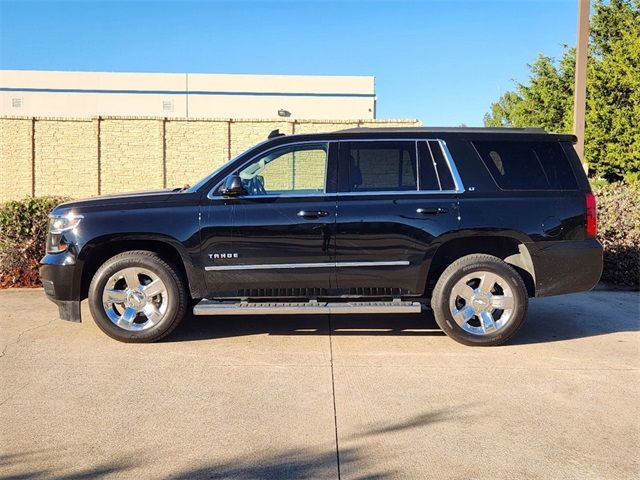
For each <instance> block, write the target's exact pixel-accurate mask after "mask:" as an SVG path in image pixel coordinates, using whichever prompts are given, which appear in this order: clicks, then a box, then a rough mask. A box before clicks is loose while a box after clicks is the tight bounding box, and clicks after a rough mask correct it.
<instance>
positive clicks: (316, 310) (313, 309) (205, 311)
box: [193, 298, 422, 315]
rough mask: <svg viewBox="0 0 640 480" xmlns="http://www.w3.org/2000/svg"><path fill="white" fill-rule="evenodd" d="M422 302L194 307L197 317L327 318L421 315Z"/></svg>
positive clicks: (229, 303) (211, 302)
mask: <svg viewBox="0 0 640 480" xmlns="http://www.w3.org/2000/svg"><path fill="white" fill-rule="evenodd" d="M421 311H422V305H421V304H420V303H418V302H403V301H400V300H393V301H392V302H348V303H341V302H332V303H330V302H316V301H311V302H299V303H295V302H294V303H280V302H234V301H216V300H207V299H206V298H205V299H204V300H201V301H200V302H199V303H198V304H197V305H196V306H195V307H193V314H194V315H326V314H328V313H334V314H342V313H345V314H354V313H420V312H421Z"/></svg>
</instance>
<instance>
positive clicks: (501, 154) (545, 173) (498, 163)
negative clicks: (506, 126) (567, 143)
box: [473, 141, 577, 190]
mask: <svg viewBox="0 0 640 480" xmlns="http://www.w3.org/2000/svg"><path fill="white" fill-rule="evenodd" d="M473 144H474V146H475V147H476V149H477V150H478V153H479V154H480V157H482V161H483V162H484V164H485V165H486V166H487V168H488V169H489V171H490V172H491V175H492V176H493V178H494V179H495V181H496V183H497V184H498V186H499V187H500V188H502V189H504V190H561V189H576V188H577V183H576V179H575V176H574V175H573V172H572V170H571V166H570V165H569V162H568V160H567V158H566V156H565V154H564V151H563V150H562V147H561V146H560V144H559V143H557V142H508V141H505V142H473Z"/></svg>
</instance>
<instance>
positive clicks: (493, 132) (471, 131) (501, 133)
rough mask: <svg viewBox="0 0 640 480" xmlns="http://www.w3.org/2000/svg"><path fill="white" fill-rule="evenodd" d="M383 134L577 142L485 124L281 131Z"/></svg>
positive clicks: (540, 131) (300, 136) (561, 135)
mask: <svg viewBox="0 0 640 480" xmlns="http://www.w3.org/2000/svg"><path fill="white" fill-rule="evenodd" d="M381 135H389V137H390V138H398V137H402V136H403V135H404V136H409V137H412V136H420V137H424V136H427V135H438V136H441V137H443V138H445V137H455V136H461V137H464V138H465V139H468V140H485V139H487V137H489V138H492V139H496V140H498V139H501V140H508V139H513V138H515V137H525V138H526V139H527V140H528V141H565V142H573V143H575V142H576V137H575V135H571V134H566V133H551V132H547V131H546V130H544V129H543V128H484V127H387V128H385V127H375V128H369V127H359V128H348V129H345V130H337V131H335V132H325V133H302V134H293V135H286V136H285V135H282V136H280V137H278V138H281V139H287V138H288V139H291V138H296V139H300V140H302V139H308V140H312V139H317V138H320V137H322V138H331V139H336V138H338V139H340V138H342V137H344V138H352V139H353V138H356V139H357V138H376V137H379V136H381Z"/></svg>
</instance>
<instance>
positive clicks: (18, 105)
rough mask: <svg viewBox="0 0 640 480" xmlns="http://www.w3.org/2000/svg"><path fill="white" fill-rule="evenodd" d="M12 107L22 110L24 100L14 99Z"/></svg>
mask: <svg viewBox="0 0 640 480" xmlns="http://www.w3.org/2000/svg"><path fill="white" fill-rule="evenodd" d="M11 106H12V107H13V108H22V99H21V98H12V99H11Z"/></svg>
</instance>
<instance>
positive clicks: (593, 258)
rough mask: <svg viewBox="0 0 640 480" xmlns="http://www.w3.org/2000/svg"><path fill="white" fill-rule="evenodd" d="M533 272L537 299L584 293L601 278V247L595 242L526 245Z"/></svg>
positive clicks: (578, 241) (576, 241)
mask: <svg viewBox="0 0 640 480" xmlns="http://www.w3.org/2000/svg"><path fill="white" fill-rule="evenodd" d="M527 248H528V249H529V253H530V254H531V261H532V262H533V267H534V271H535V283H536V297H548V296H551V295H563V294H565V293H575V292H584V291H588V290H591V289H592V288H593V287H595V286H596V284H597V283H598V281H599V280H600V276H601V275H602V245H600V242H598V240H596V239H594V238H591V239H587V240H575V241H559V242H536V243H529V244H527Z"/></svg>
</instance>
